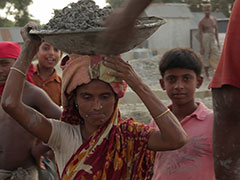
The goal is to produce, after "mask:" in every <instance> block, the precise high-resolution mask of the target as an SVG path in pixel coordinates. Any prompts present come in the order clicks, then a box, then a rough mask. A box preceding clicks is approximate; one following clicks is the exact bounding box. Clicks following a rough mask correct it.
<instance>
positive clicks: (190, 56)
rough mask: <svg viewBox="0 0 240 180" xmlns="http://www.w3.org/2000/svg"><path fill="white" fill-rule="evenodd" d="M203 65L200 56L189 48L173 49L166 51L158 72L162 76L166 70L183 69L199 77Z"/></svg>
mask: <svg viewBox="0 0 240 180" xmlns="http://www.w3.org/2000/svg"><path fill="white" fill-rule="evenodd" d="M202 67H203V63H202V58H201V56H200V55H199V54H198V53H196V52H195V51H193V50H192V49H190V48H174V49H171V50H169V51H167V52H166V53H165V54H164V55H163V57H162V58H161V60H160V62H159V71H160V73H161V75H162V77H163V76H164V73H165V71H166V70H169V69H173V68H183V69H190V70H193V71H194V72H195V73H196V75H197V76H200V74H201V71H202Z"/></svg>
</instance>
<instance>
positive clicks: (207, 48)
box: [198, 4, 220, 80]
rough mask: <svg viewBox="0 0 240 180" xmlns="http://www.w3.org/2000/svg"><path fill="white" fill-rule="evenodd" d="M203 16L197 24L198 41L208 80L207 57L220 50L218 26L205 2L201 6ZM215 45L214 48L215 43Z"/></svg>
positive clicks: (208, 5)
mask: <svg viewBox="0 0 240 180" xmlns="http://www.w3.org/2000/svg"><path fill="white" fill-rule="evenodd" d="M203 11H204V13H205V16H204V17H203V18H202V19H201V21H200V22H199V24H198V27H199V42H200V53H201V55H202V56H203V60H204V62H203V63H204V70H205V73H206V77H207V79H208V80H209V72H208V70H209V67H210V64H209V59H210V57H211V55H212V54H214V55H215V54H217V52H216V51H217V50H220V45H219V39H218V28H217V21H216V19H215V18H214V17H212V16H211V5H210V4H206V5H204V6H203ZM215 41H217V46H218V48H216V43H215Z"/></svg>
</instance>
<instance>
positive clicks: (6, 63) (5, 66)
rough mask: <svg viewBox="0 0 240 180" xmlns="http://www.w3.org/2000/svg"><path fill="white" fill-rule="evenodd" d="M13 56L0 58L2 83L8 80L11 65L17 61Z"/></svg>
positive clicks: (0, 81)
mask: <svg viewBox="0 0 240 180" xmlns="http://www.w3.org/2000/svg"><path fill="white" fill-rule="evenodd" d="M15 61H16V60H15V59H12V58H0V84H4V83H5V82H6V80H7V77H8V74H9V71H10V67H12V66H13V64H14V63H15Z"/></svg>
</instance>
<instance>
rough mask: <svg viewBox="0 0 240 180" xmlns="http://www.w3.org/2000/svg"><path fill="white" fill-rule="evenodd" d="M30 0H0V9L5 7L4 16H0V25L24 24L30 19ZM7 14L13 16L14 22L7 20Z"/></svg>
mask: <svg viewBox="0 0 240 180" xmlns="http://www.w3.org/2000/svg"><path fill="white" fill-rule="evenodd" d="M31 3H32V0H1V1H0V9H6V17H5V18H4V17H0V25H1V26H24V25H25V24H27V23H28V22H29V21H30V20H31V15H30V14H29V12H28V6H29V5H30V4H31ZM9 16H13V17H14V20H15V21H14V22H12V21H11V20H9V19H8V18H9Z"/></svg>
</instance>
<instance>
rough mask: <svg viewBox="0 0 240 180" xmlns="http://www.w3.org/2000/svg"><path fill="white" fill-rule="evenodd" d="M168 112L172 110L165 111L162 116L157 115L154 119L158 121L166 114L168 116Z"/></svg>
mask: <svg viewBox="0 0 240 180" xmlns="http://www.w3.org/2000/svg"><path fill="white" fill-rule="evenodd" d="M168 112H170V109H167V110H166V111H164V112H162V113H161V114H159V115H157V116H156V117H155V118H154V119H155V120H157V119H159V118H161V117H162V116H164V115H165V114H167V113H168Z"/></svg>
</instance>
